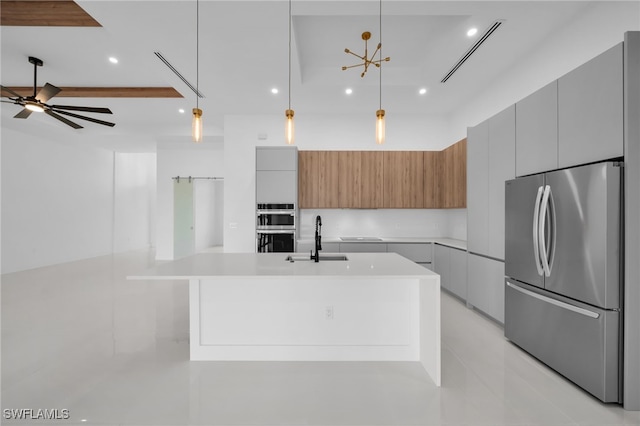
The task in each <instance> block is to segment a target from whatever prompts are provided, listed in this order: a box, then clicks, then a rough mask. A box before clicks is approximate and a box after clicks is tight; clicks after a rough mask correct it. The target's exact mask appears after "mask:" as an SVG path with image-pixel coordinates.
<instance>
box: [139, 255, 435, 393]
mask: <svg viewBox="0 0 640 426" xmlns="http://www.w3.org/2000/svg"><path fill="white" fill-rule="evenodd" d="M321 254H325V255H326V254H327V253H322V252H321ZM288 255H289V254H288V253H203V254H198V255H194V256H190V257H187V258H183V259H178V260H175V261H170V262H164V263H159V264H158V265H156V266H154V267H153V268H151V269H149V270H147V271H143V272H141V273H140V274H137V275H135V276H130V277H128V278H129V279H137V280H188V282H189V317H190V358H191V360H253V361H259V360H269V361H293V360H304V361H419V362H420V363H421V364H422V366H423V367H424V368H425V370H426V371H427V373H428V374H429V376H430V377H431V378H432V380H433V382H434V384H435V385H436V386H440V381H441V379H440V352H441V346H440V276H439V275H437V274H436V273H434V272H432V271H430V270H428V269H426V268H423V267H421V266H419V265H417V264H415V263H414V262H412V261H410V260H408V259H406V258H404V257H402V256H400V255H398V254H395V253H346V256H347V258H348V260H346V261H336V260H333V261H329V260H325V261H323V260H321V261H320V262H318V263H316V262H313V261H308V260H303V261H296V262H288V261H286V260H285V258H286V257H287V256H288Z"/></svg>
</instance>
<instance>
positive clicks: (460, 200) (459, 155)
mask: <svg viewBox="0 0 640 426" xmlns="http://www.w3.org/2000/svg"><path fill="white" fill-rule="evenodd" d="M447 150H448V151H451V152H450V153H449V155H448V157H447V167H450V168H451V170H452V177H451V184H450V192H451V199H450V200H449V202H447V203H445V208H448V209H461V208H466V207H467V139H466V138H465V139H462V140H461V141H459V142H457V143H455V144H453V145H452V146H450V147H449V148H447Z"/></svg>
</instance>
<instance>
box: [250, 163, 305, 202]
mask: <svg viewBox="0 0 640 426" xmlns="http://www.w3.org/2000/svg"><path fill="white" fill-rule="evenodd" d="M296 175H297V173H296V172H295V171H293V170H291V171H267V170H258V171H256V202H257V203H287V204H289V203H293V204H295V202H296V181H297V179H298V177H297V176H296Z"/></svg>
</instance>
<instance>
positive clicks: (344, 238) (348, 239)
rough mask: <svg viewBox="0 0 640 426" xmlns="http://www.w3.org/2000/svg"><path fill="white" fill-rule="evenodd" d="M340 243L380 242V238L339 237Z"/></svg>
mask: <svg viewBox="0 0 640 426" xmlns="http://www.w3.org/2000/svg"><path fill="white" fill-rule="evenodd" d="M340 239H341V240H342V241H345V242H352V241H363V242H364V241H382V238H378V237H340Z"/></svg>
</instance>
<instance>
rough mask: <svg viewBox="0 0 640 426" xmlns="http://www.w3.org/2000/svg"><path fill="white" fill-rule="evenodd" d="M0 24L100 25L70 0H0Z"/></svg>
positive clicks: (26, 25)
mask: <svg viewBox="0 0 640 426" xmlns="http://www.w3.org/2000/svg"><path fill="white" fill-rule="evenodd" d="M0 25H4V26H20V27H101V26H102V25H100V23H99V22H98V21H96V20H95V19H93V17H92V16H91V15H89V14H88V13H87V12H85V11H84V9H82V8H81V7H80V6H79V5H78V4H77V3H76V2H74V1H71V0H49V1H41V0H29V1H24V0H22V1H10V0H2V1H0Z"/></svg>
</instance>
